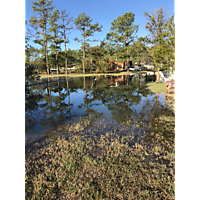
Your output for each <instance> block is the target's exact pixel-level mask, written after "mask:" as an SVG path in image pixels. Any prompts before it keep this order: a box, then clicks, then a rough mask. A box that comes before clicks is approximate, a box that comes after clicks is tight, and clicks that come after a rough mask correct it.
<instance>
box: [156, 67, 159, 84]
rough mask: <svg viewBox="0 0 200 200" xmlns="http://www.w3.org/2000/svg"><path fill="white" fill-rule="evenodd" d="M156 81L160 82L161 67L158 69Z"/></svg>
mask: <svg viewBox="0 0 200 200" xmlns="http://www.w3.org/2000/svg"><path fill="white" fill-rule="evenodd" d="M156 83H160V67H158V70H157V76H156Z"/></svg>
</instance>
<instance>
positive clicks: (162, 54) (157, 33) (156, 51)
mask: <svg viewBox="0 0 200 200" xmlns="http://www.w3.org/2000/svg"><path fill="white" fill-rule="evenodd" d="M144 15H145V16H146V17H147V20H148V22H147V25H146V26H145V28H146V29H148V30H149V32H150V35H149V36H148V37H146V41H148V43H150V44H152V45H153V53H152V56H153V59H154V63H155V65H156V67H157V78H156V82H157V83H159V82H160V74H159V71H160V67H161V66H162V65H163V63H164V62H165V60H166V56H167V52H168V49H167V45H166V41H167V37H168V33H167V29H166V27H167V23H168V20H167V17H166V14H165V11H164V9H163V8H162V7H161V8H160V9H159V10H155V11H154V12H153V13H152V14H149V13H147V12H145V13H144Z"/></svg>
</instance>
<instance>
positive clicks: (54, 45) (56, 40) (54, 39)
mask: <svg viewBox="0 0 200 200" xmlns="http://www.w3.org/2000/svg"><path fill="white" fill-rule="evenodd" d="M58 20H59V10H58V9H56V10H54V11H53V13H52V15H51V17H50V18H49V24H50V28H49V32H53V35H52V36H51V46H50V49H51V52H52V53H53V54H55V57H56V68H57V74H59V67H58V51H59V50H60V49H61V47H60V44H61V43H62V42H63V40H62V39H61V37H60V36H59V35H60V34H59V28H60V26H59V24H58Z"/></svg>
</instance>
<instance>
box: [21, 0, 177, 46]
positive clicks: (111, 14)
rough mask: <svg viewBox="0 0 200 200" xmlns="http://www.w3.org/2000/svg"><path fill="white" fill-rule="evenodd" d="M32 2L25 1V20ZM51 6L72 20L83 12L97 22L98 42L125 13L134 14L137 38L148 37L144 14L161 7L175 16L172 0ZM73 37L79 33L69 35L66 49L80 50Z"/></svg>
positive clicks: (66, 1) (65, 0)
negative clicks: (99, 30) (112, 23)
mask: <svg viewBox="0 0 200 200" xmlns="http://www.w3.org/2000/svg"><path fill="white" fill-rule="evenodd" d="M32 1H33V0H26V1H25V18H26V19H27V20H29V19H30V18H31V16H33V12H32V8H31V4H32ZM53 5H55V6H56V8H58V9H63V10H66V11H67V12H69V13H70V16H71V17H74V18H76V17H78V15H79V14H80V13H82V12H85V13H86V14H87V15H89V16H90V17H91V18H92V19H93V21H92V22H93V23H95V22H99V24H100V25H103V28H102V32H100V33H98V32H96V33H95V34H94V37H93V38H94V39H99V40H103V39H104V38H105V37H106V34H107V32H109V29H110V26H111V22H112V21H113V20H114V19H116V18H117V17H118V16H121V15H123V14H124V13H126V12H133V13H134V14H135V24H139V25H140V26H139V31H138V33H137V36H139V37H140V36H145V35H148V31H147V30H146V29H145V25H146V23H147V20H146V17H145V16H144V12H152V11H153V10H154V9H155V8H156V9H160V8H161V6H162V7H163V8H165V9H166V11H167V15H168V16H169V17H171V16H172V15H173V14H175V2H174V0H124V1H122V0H99V1H97V0H85V1H83V0H74V1H72V0H54V2H53ZM75 37H81V33H80V32H79V31H78V30H75V31H73V32H72V33H71V34H70V36H69V40H70V43H69V44H68V45H67V48H70V49H79V48H80V46H81V43H78V42H75V41H74V40H73V39H74V38H75ZM91 39H92V38H91ZM30 44H31V45H32V46H36V45H35V44H34V43H32V42H30ZM98 44H99V43H98V42H95V43H93V45H98ZM93 45H92V46H93ZM36 47H37V46H36ZM38 47H39V46H38ZM63 47H64V45H62V48H63Z"/></svg>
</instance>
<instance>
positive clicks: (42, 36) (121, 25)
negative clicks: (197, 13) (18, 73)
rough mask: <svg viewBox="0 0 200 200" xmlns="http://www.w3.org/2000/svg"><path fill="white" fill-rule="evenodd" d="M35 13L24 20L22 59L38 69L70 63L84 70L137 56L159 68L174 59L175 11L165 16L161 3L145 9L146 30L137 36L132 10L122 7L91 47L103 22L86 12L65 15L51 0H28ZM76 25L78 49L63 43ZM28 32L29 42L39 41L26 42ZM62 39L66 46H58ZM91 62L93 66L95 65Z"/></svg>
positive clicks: (127, 60)
mask: <svg viewBox="0 0 200 200" xmlns="http://www.w3.org/2000/svg"><path fill="white" fill-rule="evenodd" d="M32 8H33V13H34V16H32V17H31V19H30V20H29V22H26V27H27V30H28V31H27V34H26V46H25V62H26V63H31V64H34V65H35V66H37V67H38V68H39V69H45V70H47V73H48V74H49V73H50V68H51V67H55V66H56V68H57V73H59V67H65V69H66V74H67V73H68V67H69V66H70V67H72V66H74V65H76V66H79V69H80V70H82V71H83V73H86V71H91V70H92V69H94V68H95V69H96V68H98V69H99V70H101V71H106V70H108V68H109V64H108V60H113V61H115V60H117V61H120V62H124V63H127V66H129V65H130V63H131V62H130V61H132V63H135V62H137V64H138V65H139V66H140V64H141V63H145V64H151V65H154V66H155V67H156V68H157V70H158V72H159V69H160V67H161V66H164V65H167V66H170V67H174V60H175V24H174V15H173V16H171V18H169V17H167V16H166V13H165V11H164V9H163V8H162V7H161V8H160V9H159V10H155V11H154V12H153V13H147V12H145V13H144V15H145V16H146V17H147V24H146V27H145V28H146V29H147V30H148V31H149V33H150V34H149V35H148V36H146V37H138V36H137V32H138V30H139V25H138V24H135V23H134V21H135V14H134V13H132V12H127V13H125V14H123V15H122V16H119V17H117V19H115V20H114V21H113V22H112V23H111V28H110V31H109V33H107V35H106V38H105V39H104V40H102V41H100V42H101V43H100V45H97V46H93V47H91V46H90V44H91V42H95V41H97V40H96V39H93V40H91V39H90V38H91V36H94V33H95V32H101V29H102V25H100V24H99V23H92V19H91V18H90V16H88V15H86V14H85V13H81V14H79V15H78V17H77V18H76V19H73V17H70V16H69V14H67V13H66V10H58V9H56V8H55V6H54V5H53V0H38V1H36V2H32ZM75 29H77V30H79V31H80V32H81V35H82V38H74V40H75V41H77V42H82V46H81V49H79V50H71V49H68V50H67V48H66V45H67V43H69V37H68V36H69V34H70V33H71V31H73V30H75ZM30 37H33V38H34V40H33V42H34V43H36V44H39V45H40V46H41V48H40V49H37V48H34V47H31V46H30V45H29V44H28V41H29V39H30ZM62 43H64V46H65V50H64V51H62V50H61V44H62ZM94 66H95V67H94Z"/></svg>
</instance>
